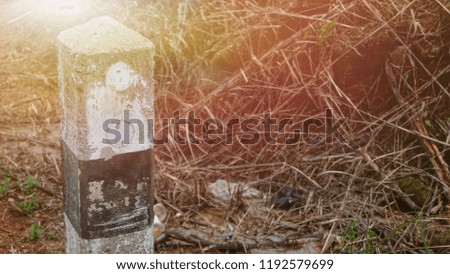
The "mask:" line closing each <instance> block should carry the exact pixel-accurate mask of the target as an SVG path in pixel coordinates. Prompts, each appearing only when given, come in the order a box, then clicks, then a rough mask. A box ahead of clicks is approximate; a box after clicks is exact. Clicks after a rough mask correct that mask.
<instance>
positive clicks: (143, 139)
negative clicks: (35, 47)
mask: <svg viewBox="0 0 450 274" xmlns="http://www.w3.org/2000/svg"><path fill="white" fill-rule="evenodd" d="M153 56H154V46H153V44H152V43H151V42H150V41H148V40H147V39H146V38H144V37H143V36H141V35H139V34H138V33H136V32H135V31H133V30H131V29H129V28H127V27H125V26H124V25H122V24H121V23H119V22H117V21H115V20H114V19H112V18H110V17H106V16H105V17H99V18H96V19H93V20H91V21H89V22H87V23H86V24H83V25H80V26H76V27H74V28H71V29H68V30H65V31H63V32H61V34H60V35H59V36H58V71H59V85H60V111H61V150H62V159H63V173H64V219H65V226H66V252H67V253H152V252H153V184H154V182H153V178H154V176H153V175H154V171H153V168H154V164H153V159H154V155H153V144H152V139H151V134H148V133H150V132H151V130H152V128H151V127H152V124H153V123H149V122H148V121H152V120H153V118H154V109H153V103H154V98H153V85H154V83H153V64H154V63H153Z"/></svg>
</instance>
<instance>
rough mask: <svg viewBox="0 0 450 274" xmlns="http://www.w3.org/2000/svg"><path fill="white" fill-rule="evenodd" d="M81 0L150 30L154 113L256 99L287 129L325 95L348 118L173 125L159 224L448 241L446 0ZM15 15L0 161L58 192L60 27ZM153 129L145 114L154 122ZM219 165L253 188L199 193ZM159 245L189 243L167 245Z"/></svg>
mask: <svg viewBox="0 0 450 274" xmlns="http://www.w3.org/2000/svg"><path fill="white" fill-rule="evenodd" d="M309 2H313V3H309ZM95 7H96V8H95V9H92V11H91V13H92V14H89V15H87V17H93V16H97V15H99V14H104V13H109V14H112V15H114V16H115V17H116V18H117V19H119V20H120V21H123V22H124V23H125V24H127V25H128V26H130V27H132V28H134V29H136V30H138V31H139V32H141V33H142V34H143V35H145V36H146V37H148V38H149V39H150V40H152V41H153V42H154V43H155V45H156V48H157V56H156V60H155V61H156V71H155V80H156V83H157V99H156V100H157V102H156V106H157V107H156V110H157V113H156V115H157V118H158V119H157V121H161V119H162V118H167V117H169V118H170V117H172V113H173V112H174V111H176V110H181V111H182V113H187V112H188V111H190V110H195V111H196V114H197V115H198V116H200V117H203V118H207V117H210V118H218V119H221V120H223V121H226V120H227V119H229V118H231V117H241V118H242V117H262V116H263V114H264V112H266V111H267V110H268V109H270V110H271V111H272V115H273V116H274V117H278V118H282V117H291V118H293V119H294V120H295V123H294V124H293V125H291V127H290V128H288V129H287V130H288V132H289V130H292V129H293V128H295V126H297V125H299V124H301V123H302V121H304V120H305V119H307V118H310V117H322V116H323V112H324V110H325V108H332V109H333V110H334V112H333V113H334V115H335V117H336V118H339V117H348V118H349V119H348V121H347V122H346V123H345V124H344V126H343V133H345V136H346V137H347V140H348V143H347V144H341V143H339V142H334V143H333V144H326V145H325V144H324V145H308V144H305V143H301V144H297V145H290V146H287V145H280V144H277V145H270V144H263V143H259V144H257V145H252V146H244V145H241V144H239V143H238V142H236V143H235V144H234V145H232V146H226V145H216V146H208V145H204V144H201V145H195V144H188V145H179V144H177V143H175V142H174V141H173V136H172V135H171V138H170V142H169V143H168V144H166V145H160V146H157V147H156V160H157V168H156V170H157V174H156V175H157V190H158V191H157V195H156V199H157V200H158V201H159V202H162V203H164V204H166V205H167V206H168V207H169V208H170V211H171V213H170V217H169V220H171V221H170V222H169V226H178V225H181V226H184V227H189V228H194V229H196V230H199V231H206V232H212V231H214V233H219V232H227V231H231V232H232V233H233V234H232V235H233V236H232V239H237V240H240V241H242V242H253V241H256V242H258V241H264V240H266V239H270V238H271V237H277V239H280V240H294V239H298V238H301V237H303V236H305V235H314V237H319V239H317V240H316V242H317V243H318V246H319V249H320V251H321V252H326V253H336V252H376V253H389V252H395V253H423V252H448V250H449V242H448V240H447V242H445V240H442V239H441V238H442V237H441V236H440V235H444V234H443V232H444V231H448V230H449V229H450V224H449V221H450V220H449V217H448V216H449V214H450V208H449V205H448V203H449V198H450V195H449V187H450V178H449V171H448V165H447V164H448V163H449V162H450V160H449V159H450V151H449V147H450V145H449V144H450V133H449V128H450V121H449V117H450V109H449V108H448V105H449V99H450V98H449V92H448V90H449V82H450V79H449V76H448V75H449V72H450V63H449V60H450V58H449V57H450V56H449V55H450V53H449V52H448V48H449V46H450V21H449V19H448V18H449V16H448V15H449V9H450V7H449V5H448V2H445V1H419V0H415V1H406V0H405V1H389V0H383V1H369V0H364V1H351V0H338V1H331V0H330V1H325V0H318V1H297V2H293V1H269V0H268V1H256V0H252V1H223V0H215V1H208V2H205V1H193V0H189V1H162V0H161V1H154V2H153V3H151V4H146V3H145V2H144V1H135V2H132V3H126V4H125V3H116V4H115V6H114V5H113V6H106V5H104V4H96V5H95ZM19 15H20V14H19ZM25 19H26V18H24V19H21V20H23V21H21V20H19V21H16V22H14V24H9V25H7V24H5V23H4V22H2V24H5V26H4V27H5V29H6V30H7V33H6V35H5V36H2V38H1V41H0V43H1V48H2V52H1V55H0V60H1V61H2V63H3V64H4V65H2V67H1V68H0V77H1V81H2V82H1V85H2V98H1V99H0V102H1V106H2V107H1V109H0V112H1V113H0V114H1V115H2V117H3V121H4V122H3V123H2V124H1V125H0V130H1V131H0V140H1V141H2V145H0V150H1V151H2V156H1V157H0V163H1V164H2V165H3V166H5V167H8V168H9V169H11V170H12V174H13V176H14V179H15V181H16V182H17V184H19V182H20V181H23V180H24V178H25V177H26V176H28V175H33V176H36V177H39V178H41V180H42V182H43V184H44V186H43V187H44V188H46V189H51V191H54V192H56V193H60V192H61V179H60V170H59V168H58V167H59V164H60V158H59V152H58V147H59V144H58V131H57V125H58V122H59V121H58V116H57V74H56V59H55V56H56V54H55V49H54V39H55V37H56V35H57V33H58V32H59V31H61V30H62V29H64V28H66V27H67V26H66V25H63V24H62V25H59V26H57V27H56V26H55V24H48V26H46V25H45V24H43V25H36V24H35V22H34V23H33V22H32V21H31V22H29V21H26V20H25ZM82 20H84V19H79V21H82ZM75 23H76V22H71V23H70V24H75ZM2 27H3V26H2ZM297 128H298V127H297ZM162 130H163V128H162V125H160V124H157V125H156V131H157V132H156V135H158V133H160V132H161V131H162ZM185 134H186V133H185ZM239 137H240V136H239V135H236V136H233V138H234V139H236V140H237V138H239ZM218 178H223V179H227V180H229V181H241V182H248V184H250V185H251V186H253V187H255V188H258V189H259V190H261V191H263V192H264V193H265V198H264V199H263V200H261V201H252V202H249V201H246V200H245V199H242V198H241V197H239V195H237V196H236V197H235V199H233V200H232V201H231V202H230V203H223V202H219V201H217V200H215V199H213V198H212V197H211V196H210V195H209V194H208V193H207V191H206V186H207V185H208V184H209V183H211V182H214V181H215V180H216V179H218ZM405 178H406V179H411V178H412V180H413V181H414V182H416V183H418V184H421V185H424V186H425V187H426V189H427V190H428V191H429V193H428V196H429V198H428V199H427V201H426V203H425V204H423V205H417V204H416V202H415V201H414V199H413V198H414V197H411V196H410V195H407V194H405V190H404V189H402V188H401V187H400V186H399V181H401V180H404V179H405ZM283 186H292V187H294V188H296V189H298V190H299V191H300V192H301V194H302V201H301V203H300V204H298V205H297V206H296V207H295V208H292V209H290V210H278V209H273V208H272V207H271V203H270V198H271V197H272V195H273V194H274V193H275V192H277V191H278V190H279V189H280V188H282V187H283ZM8 195H10V196H12V197H15V196H14V195H17V194H14V192H11V193H9V194H8ZM42 195H44V194H42ZM42 195H41V196H42ZM45 195H48V194H45ZM41 196H40V197H41ZM50 196H52V195H50ZM45 199H46V198H44V197H41V198H39V199H38V202H40V203H41V204H43V205H44V204H45V205H47V204H49V203H50V204H51V205H52V206H53V207H54V209H55V210H56V211H57V213H51V215H48V216H51V218H48V217H45V218H44V217H42V215H43V214H47V213H41V218H42V219H43V222H44V223H45V224H44V228H47V227H48V229H47V230H50V229H51V228H50V227H54V225H55V224H56V225H57V226H60V222H61V220H62V218H61V212H62V206H61V203H60V202H59V199H58V198H57V197H54V195H53V197H52V198H49V200H48V201H46V200H45ZM3 200H5V201H6V200H7V198H6V197H3V198H1V201H2V202H3ZM210 209H217V210H218V211H220V212H221V214H218V215H219V216H217V218H219V219H225V220H226V223H225V224H220V225H217V227H215V228H211V224H212V223H214V222H212V221H211V220H209V219H208V220H206V219H205V218H201V217H199V213H202V212H203V214H206V213H204V211H205V210H206V211H207V212H208V214H209V215H211V214H212V213H211V211H210ZM214 212H216V211H214ZM0 213H1V212H0ZM38 213H39V211H38ZM177 213H179V214H178V216H177V218H175V217H174V215H175V214H177ZM208 214H206V215H208ZM213 215H214V214H213ZM46 216H47V215H46ZM180 216H181V217H180ZM49 219H51V220H49ZM255 224H258V225H255ZM60 229H61V228H58V230H60ZM0 233H1V232H0ZM20 235H23V234H21V233H20V232H18V233H16V234H15V237H20ZM61 240H62V238H59V241H61ZM8 248H9V247H8ZM160 248H161V249H162V250H166V251H169V252H170V251H172V252H201V251H202V249H197V247H195V246H194V247H188V249H185V248H186V246H182V247H180V246H177V247H176V248H177V249H175V247H174V245H173V243H171V242H168V243H165V244H164V245H162V246H161V247H160ZM4 250H6V249H4ZM33 250H35V249H32V250H31V251H33ZM61 251H62V250H61V247H59V249H56V250H55V252H61ZM203 251H204V250H203ZM43 252H51V250H45V249H44V250H43Z"/></svg>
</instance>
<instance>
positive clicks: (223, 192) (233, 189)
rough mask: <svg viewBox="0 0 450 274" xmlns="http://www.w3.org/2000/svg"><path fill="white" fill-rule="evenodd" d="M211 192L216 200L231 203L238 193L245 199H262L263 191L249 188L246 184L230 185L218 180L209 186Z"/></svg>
mask: <svg viewBox="0 0 450 274" xmlns="http://www.w3.org/2000/svg"><path fill="white" fill-rule="evenodd" d="M208 189H209V192H210V193H211V194H212V195H213V196H214V197H216V198H218V199H220V200H223V201H231V199H233V197H234V195H236V194H237V193H238V192H240V193H241V194H242V198H244V199H258V198H262V197H263V194H262V192H261V191H259V190H257V189H255V188H253V187H250V186H248V185H247V184H245V183H229V182H227V181H225V180H217V181H216V182H215V183H213V184H210V185H209V186H208Z"/></svg>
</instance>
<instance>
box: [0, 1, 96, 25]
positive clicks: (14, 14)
mask: <svg viewBox="0 0 450 274" xmlns="http://www.w3.org/2000/svg"><path fill="white" fill-rule="evenodd" d="M91 9H92V0H38V1H37V0H17V1H14V2H10V5H9V7H8V10H7V11H6V12H7V17H8V19H9V20H8V21H7V24H8V25H13V24H24V23H30V22H32V23H42V24H45V25H47V24H63V25H64V24H66V23H70V22H74V21H78V20H80V19H82V18H84V17H85V16H86V15H88V14H89V13H90V12H91Z"/></svg>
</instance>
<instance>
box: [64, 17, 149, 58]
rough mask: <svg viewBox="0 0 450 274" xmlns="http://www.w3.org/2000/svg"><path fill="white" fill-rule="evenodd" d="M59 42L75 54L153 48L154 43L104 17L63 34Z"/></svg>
mask: <svg viewBox="0 0 450 274" xmlns="http://www.w3.org/2000/svg"><path fill="white" fill-rule="evenodd" d="M58 40H59V41H60V42H61V43H62V44H64V45H65V46H67V47H68V48H69V49H71V50H72V51H74V52H77V53H81V54H97V53H112V52H121V51H126V50H132V49H140V48H153V47H154V46H153V43H152V42H150V41H149V40H147V39H146V38H145V37H144V36H142V35H140V34H139V33H137V32H136V31H134V30H132V29H130V28H128V27H126V26H125V25H123V24H122V23H120V22H118V21H117V20H115V19H113V18H111V17H109V16H102V17H98V18H95V19H92V20H90V21H88V22H87V23H85V24H82V25H78V26H76V27H73V28H70V29H67V30H65V31H63V32H61V33H60V34H59V36H58Z"/></svg>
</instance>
